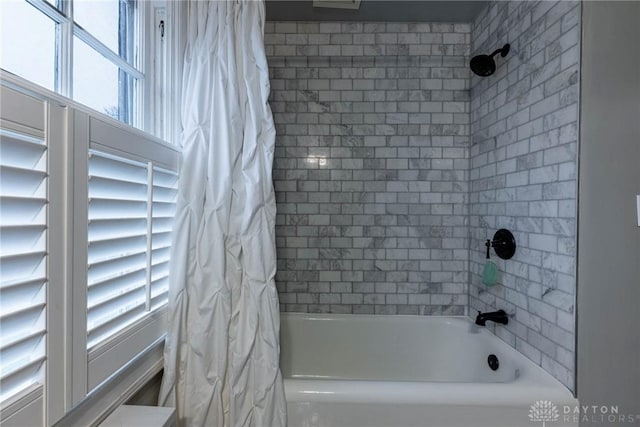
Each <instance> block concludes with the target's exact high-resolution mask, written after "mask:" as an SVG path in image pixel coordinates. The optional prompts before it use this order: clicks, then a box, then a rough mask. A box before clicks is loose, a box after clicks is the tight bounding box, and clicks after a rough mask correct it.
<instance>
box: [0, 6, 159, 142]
mask: <svg viewBox="0 0 640 427" xmlns="http://www.w3.org/2000/svg"><path fill="white" fill-rule="evenodd" d="M144 5H145V2H140V3H138V2H137V1H135V0H98V1H96V0H69V1H61V0H58V1H56V2H54V1H50V2H47V1H44V0H5V1H2V2H1V4H0V8H1V10H0V15H1V16H2V30H1V31H2V39H1V40H2V46H1V49H0V52H2V53H1V54H0V67H2V68H3V69H5V70H7V71H10V72H12V73H14V74H17V75H19V76H21V77H24V78H26V79H28V80H31V81H33V82H35V83H37V84H39V85H41V86H44V87H45V88H47V89H50V90H54V91H56V92H59V93H61V94H62V95H64V96H67V97H69V98H72V99H74V100H76V101H78V102H80V103H82V104H84V105H87V106H89V107H91V108H93V109H95V110H97V111H99V112H101V113H103V114H107V115H109V116H111V117H113V118H115V119H117V120H120V121H122V122H124V123H127V124H131V125H134V126H136V127H139V128H141V129H142V128H145V125H144V118H143V117H142V112H143V102H142V101H143V98H144V92H145V89H144V85H145V83H146V82H145V77H146V76H145V74H144V72H143V69H144V68H145V67H144V60H143V58H142V57H141V55H140V52H141V50H142V48H141V44H142V40H143V39H144V38H143V37H142V36H141V34H143V32H142V31H140V30H142V28H140V27H141V25H140V23H141V22H144V19H141V15H142V12H143V11H142V10H139V8H140V9H144Z"/></svg>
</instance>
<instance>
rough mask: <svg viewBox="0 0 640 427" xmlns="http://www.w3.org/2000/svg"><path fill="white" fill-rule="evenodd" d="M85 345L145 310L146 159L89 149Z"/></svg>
mask: <svg viewBox="0 0 640 427" xmlns="http://www.w3.org/2000/svg"><path fill="white" fill-rule="evenodd" d="M88 240H89V251H88V259H87V262H88V264H89V265H88V277H87V281H88V283H87V285H88V290H87V334H88V337H87V346H88V347H89V348H90V347H92V346H93V345H95V344H97V343H98V342H100V341H102V340H103V339H105V338H108V337H110V336H112V335H114V334H115V333H117V332H118V331H120V330H122V329H124V328H126V327H127V326H129V325H130V324H132V323H133V322H135V321H136V320H137V319H139V318H140V317H141V316H142V315H144V313H145V309H146V306H145V304H146V274H147V273H146V271H147V255H146V254H147V165H146V164H144V163H139V162H134V161H131V160H127V159H125V158H121V157H116V156H112V155H108V154H104V153H99V152H96V151H91V153H90V158H89V229H88Z"/></svg>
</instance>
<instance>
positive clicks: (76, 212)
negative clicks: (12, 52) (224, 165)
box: [0, 80, 178, 426]
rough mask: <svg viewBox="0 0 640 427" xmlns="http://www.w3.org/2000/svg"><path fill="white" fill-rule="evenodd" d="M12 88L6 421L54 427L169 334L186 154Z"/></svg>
mask: <svg viewBox="0 0 640 427" xmlns="http://www.w3.org/2000/svg"><path fill="white" fill-rule="evenodd" d="M11 84H13V83H11ZM0 89H1V91H2V92H1V93H0V102H1V103H2V105H1V106H0V152H1V156H0V419H2V420H3V425H4V422H5V421H6V420H9V421H8V425H33V426H38V425H42V420H45V425H52V424H54V423H55V422H56V421H58V420H59V419H60V418H61V417H62V416H63V415H64V414H65V413H66V412H68V411H70V410H71V409H72V408H73V407H74V406H75V405H77V404H78V403H79V402H81V401H82V400H83V399H85V398H86V397H87V396H88V395H89V394H90V393H91V392H92V391H94V390H95V389H96V388H97V387H99V386H100V385H102V384H104V383H105V381H107V380H108V379H109V378H111V377H112V376H113V375H114V374H116V373H117V372H118V371H119V370H121V369H123V368H126V367H127V366H128V365H129V364H130V362H131V361H132V360H134V359H135V358H136V357H137V356H138V355H140V354H142V353H144V352H145V350H148V349H153V351H156V350H157V343H158V342H159V340H161V339H162V337H163V335H164V333H165V331H166V310H165V309H164V308H165V306H166V303H167V301H168V274H169V270H168V266H169V251H170V246H171V228H172V223H173V216H174V209H175V201H176V193H177V190H176V186H177V170H178V151H177V149H176V148H175V147H172V146H170V145H168V144H166V143H164V142H162V141H161V140H159V139H157V138H154V137H152V136H151V135H148V134H145V133H143V132H141V131H138V130H135V129H132V128H130V127H128V126H124V125H121V124H117V123H114V122H112V121H109V120H107V119H105V118H104V117H102V116H100V115H98V114H95V113H94V114H90V113H87V112H85V111H81V110H78V109H75V108H70V107H63V106H61V105H60V100H56V101H53V102H52V101H51V100H50V99H48V98H47V97H46V96H44V95H38V94H33V95H34V96H30V95H27V93H30V94H31V92H30V91H28V90H26V91H25V90H23V89H21V88H19V87H17V86H12V88H11V89H10V88H8V87H6V85H5V82H4V80H3V81H2V86H0ZM14 89H15V90H14ZM36 96H38V97H39V98H36ZM65 307H66V308H65ZM69 366H72V367H73V370H72V373H71V374H70V373H69V371H67V370H66V367H69ZM157 369H159V367H158V368H157ZM65 372H66V374H65ZM156 372H157V371H156Z"/></svg>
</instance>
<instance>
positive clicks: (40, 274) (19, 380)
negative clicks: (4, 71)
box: [0, 129, 48, 402]
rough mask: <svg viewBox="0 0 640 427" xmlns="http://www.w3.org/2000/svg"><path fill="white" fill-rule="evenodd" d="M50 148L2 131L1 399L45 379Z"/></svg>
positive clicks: (10, 132)
mask: <svg viewBox="0 0 640 427" xmlns="http://www.w3.org/2000/svg"><path fill="white" fill-rule="evenodd" d="M47 196H48V192H47V146H46V144H45V141H44V138H36V137H33V136H30V135H27V134H23V133H17V132H13V131H10V130H7V129H0V330H1V331H2V334H0V337H1V340H0V384H1V386H2V387H1V390H2V393H1V395H0V402H1V401H4V400H5V399H7V398H8V397H11V396H15V395H16V394H18V393H20V392H21V391H23V390H26V389H29V388H30V387H32V386H34V385H36V384H39V385H41V384H42V382H43V375H44V372H43V371H44V361H45V337H46V318H45V302H46V299H45V298H46V285H47V233H46V231H47Z"/></svg>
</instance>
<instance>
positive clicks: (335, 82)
mask: <svg viewBox="0 0 640 427" xmlns="http://www.w3.org/2000/svg"><path fill="white" fill-rule="evenodd" d="M469 31H470V26H469V24H455V25H454V24H407V23H396V24H393V23H386V24H385V23H365V24H363V23H339V22H338V23H317V22H316V23H302V22H298V23H296V22H269V23H267V25H266V49H267V55H268V60H269V66H270V74H271V90H272V91H271V107H272V109H273V112H274V119H275V123H276V127H277V139H276V153H275V162H274V180H275V189H276V196H277V202H278V216H277V227H276V235H277V249H278V274H277V278H276V280H277V286H278V290H279V294H280V302H281V308H282V309H283V310H286V311H303V312H334V313H380V314H396V313H397V314H464V313H465V310H466V306H467V301H468V300H467V274H466V269H467V254H468V250H467V231H466V219H467V213H468V211H467V194H468V145H469V124H468V123H469V113H468V112H469V92H468V87H469V86H468V85H469V70H468V68H467V62H468V53H469V36H470V33H469Z"/></svg>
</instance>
